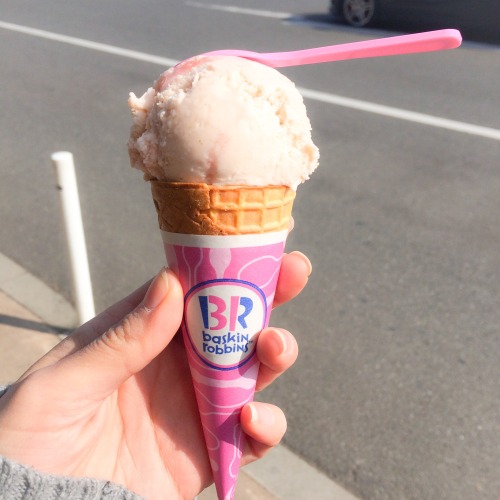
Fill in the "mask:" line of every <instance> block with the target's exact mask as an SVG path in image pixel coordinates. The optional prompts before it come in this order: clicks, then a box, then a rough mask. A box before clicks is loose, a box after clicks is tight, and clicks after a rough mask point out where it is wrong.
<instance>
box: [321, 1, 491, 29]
mask: <svg viewBox="0 0 500 500" xmlns="http://www.w3.org/2000/svg"><path fill="white" fill-rule="evenodd" d="M330 13H331V14H332V15H333V16H335V17H336V18H341V19H343V20H344V21H346V22H347V23H348V24H350V25H352V26H358V27H364V26H370V25H373V24H376V23H379V22H381V21H386V22H399V23H402V24H403V25H405V26H409V25H412V26H417V25H418V27H420V28H428V29H440V28H457V29H460V30H462V31H463V32H464V33H465V34H469V33H470V34H482V35H484V36H489V37H493V38H496V39H500V16H499V14H500V0H330Z"/></svg>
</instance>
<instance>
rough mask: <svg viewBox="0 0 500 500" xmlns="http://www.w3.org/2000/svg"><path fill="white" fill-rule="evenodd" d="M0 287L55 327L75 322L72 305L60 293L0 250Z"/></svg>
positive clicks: (63, 327) (67, 325) (65, 327)
mask: <svg viewBox="0 0 500 500" xmlns="http://www.w3.org/2000/svg"><path fill="white" fill-rule="evenodd" d="M0 290H2V291H3V292H4V293H6V294H7V295H8V296H9V297H12V298H13V299H14V300H15V301H16V302H18V303H19V304H21V305H23V306H24V307H26V309H28V310H29V311H31V312H32V313H34V314H35V315H36V316H38V317H39V318H40V319H42V320H43V321H45V322H46V323H47V324H48V325H50V326H53V327H55V328H57V329H59V328H62V329H72V328H74V327H75V326H76V324H77V315H76V311H75V308H74V307H73V306H72V305H71V304H70V303H69V302H68V301H67V300H66V299H65V298H64V297H62V296H61V295H59V294H58V293H57V292H55V291H54V290H52V289H51V288H49V287H48V286H47V285H46V284H45V283H43V282H42V281H41V280H39V279H38V278H37V277H35V276H33V275H32V274H31V273H30V272H28V271H27V270H26V269H24V268H23V267H21V266H20V265H19V264H17V263H16V262H14V261H13V260H12V259H9V257H7V256H5V255H4V254H2V253H0Z"/></svg>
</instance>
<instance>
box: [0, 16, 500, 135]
mask: <svg viewBox="0 0 500 500" xmlns="http://www.w3.org/2000/svg"><path fill="white" fill-rule="evenodd" d="M0 28H2V29H6V30H10V31H15V32H18V33H23V34H25V35H30V36H34V37H38V38H44V39H47V40H52V41H55V42H60V43H66V44H69V45H74V46H77V47H82V48H86V49H91V50H96V51H99V52H104V53H107V54H112V55H117V56H121V57H127V58H129V59H135V60H137V61H143V62H148V63H152V64H158V65H159V66H162V67H166V66H167V67H168V66H175V65H176V64H177V63H179V61H178V60H177V59H170V58H167V57H160V56H155V55H152V54H147V53H145V52H138V51H136V50H129V49H124V48H121V47H116V46H114V45H108V44H104V43H98V42H92V41H90V40H85V39H83V38H76V37H72V36H67V35H61V34H59V33H53V32H51V31H45V30H39V29H35V28H30V27H28V26H21V25H19V24H13V23H7V22H3V21H0ZM299 90H300V92H301V93H302V95H303V96H304V98H306V99H312V100H315V101H320V102H324V103H326V104H333V105H335V106H343V107H346V108H350V109H356V110H358V111H364V112H367V113H375V114H378V115H383V116H387V117H390V118H397V119H399V120H406V121H410V122H414V123H420V124H423V125H428V126H431V127H437V128H442V129H447V130H452V131H454V132H461V133H464V134H469V135H475V136H480V137H485V138H487V139H494V140H497V141H499V140H500V130H499V129H495V128H490V127H483V126H481V125H474V124H472V123H466V122H461V121H457V120H450V119H448V118H441V117H439V116H433V115H427V114H425V113H418V112H415V111H409V110H405V109H401V108H395V107H392V106H385V105H382V104H376V103H374V102H369V101H363V100H360V99H353V98H349V97H343V96H340V95H336V94H330V93H327V92H319V91H317V90H312V89H307V88H299Z"/></svg>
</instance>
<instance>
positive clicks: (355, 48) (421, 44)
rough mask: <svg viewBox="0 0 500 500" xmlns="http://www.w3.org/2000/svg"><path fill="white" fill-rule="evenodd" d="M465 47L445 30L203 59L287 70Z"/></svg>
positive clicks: (229, 53) (226, 52)
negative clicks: (228, 58)
mask: <svg viewBox="0 0 500 500" xmlns="http://www.w3.org/2000/svg"><path fill="white" fill-rule="evenodd" d="M461 43H462V36H461V34H460V32H459V31H458V30H455V29H445V30H437V31H427V32H425V33H415V34H412V35H402V36H394V37H389V38H379V39H377V40H366V41H363V42H354V43H345V44H340V45H329V46H327V47H318V48H315V49H305V50H295V51H291V52H268V53H265V54H261V53H259V52H250V51H248V50H216V51H213V52H207V53H205V54H203V55H210V56H215V55H225V56H238V57H244V58H245V59H251V60H252V61H256V62H259V63H261V64H265V65H267V66H271V67H272V68H283V67H285V66H302V65H304V64H315V63H324V62H332V61H344V60H347V59H360V58H363V57H380V56H394V55H401V54H414V53H417V52H431V51H433V50H446V49H454V48H456V47H459V46H460V44H461Z"/></svg>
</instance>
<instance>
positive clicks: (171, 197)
mask: <svg viewBox="0 0 500 500" xmlns="http://www.w3.org/2000/svg"><path fill="white" fill-rule="evenodd" d="M151 192H152V195H153V201H154V204H155V207H156V211H157V213H158V223H159V225H160V229H162V230H163V231H168V232H171V233H184V234H207V235H235V234H256V233H267V232H272V231H282V230H285V229H288V227H289V223H290V218H291V214H292V205H293V200H294V199H295V191H293V190H292V189H290V188H289V187H287V186H262V187H261V186H214V185H209V184H203V183H183V182H164V181H154V180H153V181H151Z"/></svg>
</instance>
